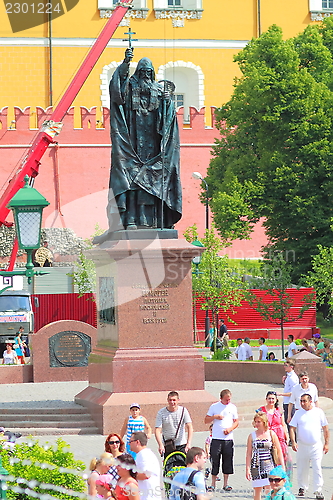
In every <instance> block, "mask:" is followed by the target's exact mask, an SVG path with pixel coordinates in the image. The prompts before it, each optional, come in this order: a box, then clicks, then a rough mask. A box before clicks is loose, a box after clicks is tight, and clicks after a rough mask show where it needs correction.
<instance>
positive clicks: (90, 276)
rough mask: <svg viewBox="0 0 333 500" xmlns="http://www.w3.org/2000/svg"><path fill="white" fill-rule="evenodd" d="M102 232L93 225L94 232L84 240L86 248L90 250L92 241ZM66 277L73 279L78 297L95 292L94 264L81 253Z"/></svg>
mask: <svg viewBox="0 0 333 500" xmlns="http://www.w3.org/2000/svg"><path fill="white" fill-rule="evenodd" d="M103 233H104V230H103V229H102V228H100V227H99V225H98V224H96V225H95V232H94V234H93V235H92V236H91V237H90V238H86V239H85V240H84V241H85V243H86V248H87V249H89V248H92V247H93V244H92V240H93V239H94V237H95V236H99V235H100V234H103ZM68 276H71V277H72V278H73V282H74V285H76V286H77V287H78V291H79V297H82V296H83V295H84V294H85V293H94V292H95V291H96V269H95V264H94V262H93V261H92V260H91V259H87V257H86V256H85V255H84V253H83V252H80V253H79V255H78V259H77V261H76V262H75V263H74V271H73V272H72V273H68Z"/></svg>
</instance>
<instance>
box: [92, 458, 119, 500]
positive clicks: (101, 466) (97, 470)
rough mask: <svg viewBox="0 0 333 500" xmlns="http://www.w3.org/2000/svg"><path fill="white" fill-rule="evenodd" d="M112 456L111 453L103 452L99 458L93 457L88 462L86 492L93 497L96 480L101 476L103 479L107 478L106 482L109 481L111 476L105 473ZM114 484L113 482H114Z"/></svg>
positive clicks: (95, 489)
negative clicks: (88, 471)
mask: <svg viewBox="0 0 333 500" xmlns="http://www.w3.org/2000/svg"><path fill="white" fill-rule="evenodd" d="M112 461H113V458H112V455H111V453H103V454H102V455H101V456H100V458H93V459H92V460H91V462H90V467H89V469H90V471H91V473H90V476H89V478H88V481H87V482H88V494H89V495H90V496H92V497H94V496H95V495H96V494H97V488H96V481H97V479H100V478H101V477H102V476H103V479H104V480H105V479H107V482H108V483H111V481H112V476H111V474H107V472H108V470H109V468H110V465H111V464H112ZM114 486H115V484H114Z"/></svg>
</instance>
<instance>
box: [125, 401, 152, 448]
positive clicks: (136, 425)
mask: <svg viewBox="0 0 333 500" xmlns="http://www.w3.org/2000/svg"><path fill="white" fill-rule="evenodd" d="M130 414H131V415H130V416H129V417H128V418H125V420H124V423H123V426H122V428H121V431H120V435H121V436H125V434H126V439H125V441H126V452H127V453H129V454H130V455H132V457H133V458H135V457H136V453H134V452H133V451H131V448H130V444H129V442H130V439H131V436H132V434H133V432H140V431H141V432H145V433H146V434H147V438H148V439H150V437H151V427H150V425H149V424H148V421H147V419H146V418H145V417H143V416H142V415H141V409H140V405H139V404H137V403H132V404H131V406H130Z"/></svg>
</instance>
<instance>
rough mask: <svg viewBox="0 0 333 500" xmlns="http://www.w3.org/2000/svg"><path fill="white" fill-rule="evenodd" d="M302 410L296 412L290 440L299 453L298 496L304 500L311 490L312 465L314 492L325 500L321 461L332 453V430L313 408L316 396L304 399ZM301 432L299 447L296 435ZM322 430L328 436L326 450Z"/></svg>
mask: <svg viewBox="0 0 333 500" xmlns="http://www.w3.org/2000/svg"><path fill="white" fill-rule="evenodd" d="M301 405H302V408H301V409H300V410H298V411H296V413H295V415H294V416H293V418H292V420H291V422H290V436H291V443H292V447H293V450H294V451H296V452H297V456H296V461H297V480H298V487H299V491H298V496H300V497H304V496H305V492H306V490H307V489H308V487H309V467H310V461H311V463H312V472H313V488H314V492H315V495H316V499H317V500H323V499H324V495H323V493H322V488H323V484H324V481H323V474H322V468H321V461H322V458H323V452H324V453H325V454H326V453H327V452H328V442H329V430H328V423H327V419H326V417H325V414H324V412H323V410H321V409H320V408H317V407H314V406H313V405H312V396H311V395H310V394H303V395H302V396H301ZM296 429H297V443H296V441H295V431H296ZM321 430H323V433H324V441H325V442H324V446H323V444H322V441H321Z"/></svg>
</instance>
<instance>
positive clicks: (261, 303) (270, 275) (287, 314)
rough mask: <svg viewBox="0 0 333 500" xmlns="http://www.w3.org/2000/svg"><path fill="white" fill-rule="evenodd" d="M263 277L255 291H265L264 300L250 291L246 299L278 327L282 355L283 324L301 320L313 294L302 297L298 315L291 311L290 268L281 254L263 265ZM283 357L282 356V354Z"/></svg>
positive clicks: (311, 300) (257, 283)
mask: <svg viewBox="0 0 333 500" xmlns="http://www.w3.org/2000/svg"><path fill="white" fill-rule="evenodd" d="M264 266H265V270H264V271H265V272H264V273H263V274H264V277H263V278H260V279H258V280H257V281H256V286H253V283H252V284H251V286H252V287H253V288H256V289H260V290H265V294H264V298H261V297H257V296H256V295H255V293H254V292H253V291H252V290H248V291H247V293H246V299H247V301H248V302H249V304H250V306H251V307H253V308H254V309H255V310H256V311H257V312H258V313H259V314H260V316H262V318H264V319H265V320H269V321H271V322H273V323H275V324H277V325H279V326H280V330H281V344H282V353H284V323H286V322H292V321H296V320H297V319H299V318H301V317H302V316H303V314H304V312H305V311H306V310H307V309H309V308H310V307H311V305H312V304H313V300H314V295H313V294H311V293H310V294H308V295H305V296H304V297H303V306H302V307H301V308H300V311H299V313H298V314H295V311H294V309H293V305H294V299H293V297H292V296H291V294H290V293H289V292H287V288H290V286H291V266H290V264H288V263H287V262H286V261H285V260H284V258H283V256H282V254H281V253H277V254H275V255H274V258H273V259H272V260H271V261H270V262H268V263H265V264H264ZM283 357H284V354H283Z"/></svg>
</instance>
